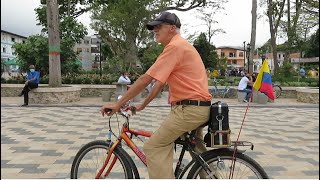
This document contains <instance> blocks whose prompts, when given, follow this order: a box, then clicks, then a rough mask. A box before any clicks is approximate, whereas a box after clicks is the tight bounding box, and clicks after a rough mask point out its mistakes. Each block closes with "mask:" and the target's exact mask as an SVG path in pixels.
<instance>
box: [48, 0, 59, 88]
mask: <svg viewBox="0 0 320 180" xmlns="http://www.w3.org/2000/svg"><path fill="white" fill-rule="evenodd" d="M47 22H48V39H49V86H50V87H61V65H60V52H61V50H60V36H59V10H58V3H57V0H47Z"/></svg>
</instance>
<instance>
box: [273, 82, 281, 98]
mask: <svg viewBox="0 0 320 180" xmlns="http://www.w3.org/2000/svg"><path fill="white" fill-rule="evenodd" d="M281 93H282V88H281V87H280V86H279V85H276V84H274V85H273V94H274V96H275V97H276V98H279V97H280V96H281Z"/></svg>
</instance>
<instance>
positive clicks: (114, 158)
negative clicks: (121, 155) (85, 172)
mask: <svg viewBox="0 0 320 180" xmlns="http://www.w3.org/2000/svg"><path fill="white" fill-rule="evenodd" d="M110 143H111V141H110ZM119 143H120V141H119V140H117V141H116V142H115V143H114V144H112V145H111V144H110V146H111V147H109V151H108V155H107V157H106V159H105V161H104V164H103V166H102V167H101V169H100V170H99V171H98V173H97V175H96V177H95V179H100V178H101V175H102V173H103V171H104V170H105V168H106V167H107V165H108V163H109V161H110V159H111V155H112V152H113V151H114V149H115V148H116V147H117V146H118V144H119ZM117 159H118V158H117V157H116V156H115V157H113V159H112V162H111V164H110V166H109V168H108V169H107V171H106V173H105V174H104V175H103V178H104V177H107V176H108V175H109V173H110V171H111V169H112V168H113V166H114V164H115V163H116V161H117Z"/></svg>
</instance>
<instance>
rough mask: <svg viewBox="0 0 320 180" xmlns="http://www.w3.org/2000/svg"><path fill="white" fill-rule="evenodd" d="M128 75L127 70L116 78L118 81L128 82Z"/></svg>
mask: <svg viewBox="0 0 320 180" xmlns="http://www.w3.org/2000/svg"><path fill="white" fill-rule="evenodd" d="M128 76H129V73H128V72H123V73H122V74H121V76H120V77H119V79H118V83H123V84H130V83H131V80H130V78H129V77H128Z"/></svg>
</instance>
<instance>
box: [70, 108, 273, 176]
mask: <svg viewBox="0 0 320 180" xmlns="http://www.w3.org/2000/svg"><path fill="white" fill-rule="evenodd" d="M118 113H120V114H121V115H122V116H123V117H125V122H124V123H123V125H122V128H121V131H120V134H119V135H118V136H116V135H115V133H114V132H113V131H112V129H111V123H110V119H111V117H110V118H109V133H108V138H107V140H96V141H92V142H90V143H88V144H86V145H84V146H83V147H82V148H81V149H80V150H79V151H78V153H77V154H76V156H75V158H74V160H73V163H72V167H71V174H70V176H71V179H77V178H81V179H82V178H85V179H92V178H96V179H101V178H105V179H112V178H115V179H132V178H136V179H139V178H140V175H139V172H138V168H137V167H136V164H135V163H134V161H133V160H132V158H131V157H130V155H129V154H128V153H127V152H126V151H125V150H124V149H123V148H122V147H123V145H127V146H128V147H129V148H130V149H131V150H132V151H133V152H134V153H135V154H136V155H137V156H138V157H139V159H140V160H141V162H142V163H143V164H144V165H145V166H147V163H146V157H145V155H144V154H143V152H142V151H141V150H140V149H139V148H138V147H137V145H136V144H135V143H134V142H133V140H132V137H133V136H144V137H150V136H151V134H152V133H150V132H146V131H143V130H134V129H131V128H129V127H130V126H129V125H130V124H129V119H130V117H131V115H134V114H135V108H134V107H132V106H130V103H128V104H126V105H125V106H123V107H122V108H121V109H120V111H119V112H118ZM117 119H118V118H117ZM112 135H114V136H115V137H116V140H115V141H114V142H112V141H111V136H112ZM123 142H125V144H124V143H123ZM197 143H204V142H203V141H202V140H201V139H198V138H197V137H196V136H195V130H194V131H191V132H187V133H186V134H185V136H183V137H180V138H178V139H177V140H176V141H175V144H176V145H178V146H180V147H182V149H181V152H180V155H179V159H178V161H177V163H176V168H175V172H174V173H175V177H176V178H177V179H179V178H185V175H186V176H187V177H186V178H191V179H197V178H212V179H228V178H229V172H230V170H231V169H232V171H233V175H234V176H233V178H235V179H242V178H244V179H266V178H268V176H267V174H266V173H265V171H264V170H263V168H262V167H261V166H260V165H259V164H258V163H257V162H256V161H255V160H253V159H251V158H250V157H248V156H247V155H245V154H243V152H244V151H243V150H242V151H240V150H237V152H236V153H235V158H234V160H233V154H234V151H233V148H219V149H212V150H209V151H207V152H204V153H197V152H196V151H195V150H194V148H195V145H196V144H197ZM232 144H233V145H234V142H233V143H232ZM237 146H251V148H252V149H253V145H252V143H250V142H246V141H242V142H238V144H237ZM186 151H189V153H190V155H191V157H192V160H191V161H189V163H188V164H187V165H183V164H182V162H183V158H184V155H185V152H186ZM233 161H234V162H233ZM232 164H233V166H232Z"/></svg>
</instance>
